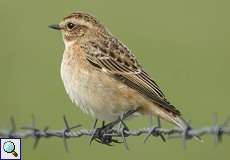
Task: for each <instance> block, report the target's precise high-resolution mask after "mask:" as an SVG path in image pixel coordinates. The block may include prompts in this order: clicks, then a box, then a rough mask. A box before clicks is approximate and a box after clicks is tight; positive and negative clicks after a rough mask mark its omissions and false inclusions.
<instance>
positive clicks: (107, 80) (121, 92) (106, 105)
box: [61, 65, 140, 120]
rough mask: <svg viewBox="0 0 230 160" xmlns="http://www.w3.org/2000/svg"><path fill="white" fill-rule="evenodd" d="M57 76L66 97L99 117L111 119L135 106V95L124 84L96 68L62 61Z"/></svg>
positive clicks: (136, 105) (137, 105)
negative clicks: (91, 68) (58, 75)
mask: <svg viewBox="0 0 230 160" xmlns="http://www.w3.org/2000/svg"><path fill="white" fill-rule="evenodd" d="M61 76H62V80H63V82H64V86H65V89H66V92H67V94H68V95H69V97H70V99H71V100H72V101H73V102H74V103H76V105H77V106H79V107H80V108H81V110H83V111H84V112H86V113H89V114H91V115H92V116H93V117H95V118H97V119H100V120H115V119H117V118H118V117H119V116H120V115H121V114H122V113H124V112H126V111H129V110H132V109H136V108H137V107H139V104H140V103H139V99H138V97H136V96H135V94H133V92H132V91H131V90H130V88H128V87H127V86H125V85H123V84H122V83H120V82H118V81H116V80H115V79H113V78H111V77H109V76H108V75H106V74H105V73H101V72H99V71H97V70H90V69H89V70H88V69H84V68H83V69H82V68H78V66H75V67H71V66H68V65H62V68H61Z"/></svg>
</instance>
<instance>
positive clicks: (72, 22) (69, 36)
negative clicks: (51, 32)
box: [49, 12, 107, 45]
mask: <svg viewBox="0 0 230 160" xmlns="http://www.w3.org/2000/svg"><path fill="white" fill-rule="evenodd" d="M49 27H50V28H52V29H56V30H59V31H61V32H62V35H63V39H64V43H65V44H66V45H68V43H72V42H76V41H77V42H79V43H81V42H83V41H87V40H88V39H92V38H96V37H97V36H99V34H101V33H106V32H107V31H106V29H105V27H104V26H103V25H102V24H101V23H100V22H99V21H98V20H97V19H96V18H95V17H94V16H92V15H90V14H87V13H84V12H73V13H72V14H70V15H69V16H67V17H65V18H64V19H63V20H62V21H61V22H60V23H59V24H54V25H50V26H49Z"/></svg>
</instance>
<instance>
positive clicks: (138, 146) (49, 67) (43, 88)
mask: <svg viewBox="0 0 230 160" xmlns="http://www.w3.org/2000/svg"><path fill="white" fill-rule="evenodd" d="M229 5H230V2H229V1H227V0H226V1H224V0H193V1H186V0H173V1H172V0H152V1H150V0H142V1H132V0H126V1H124V0H116V1H109V0H68V1H64V0H62V1H61V0H60V1H45V0H39V1H32V0H20V1H9V0H0V44H1V45H0V49H1V50H0V51H1V52H0V65H1V67H0V73H1V75H0V88H1V90H0V113H1V114H0V128H7V127H9V121H8V119H9V117H10V116H11V115H13V116H15V118H16V120H17V124H18V125H26V124H29V122H30V120H31V119H30V117H31V114H34V115H35V116H36V117H37V122H38V124H37V125H38V127H44V126H46V125H49V126H51V128H53V129H55V128H63V121H62V115H64V114H65V115H66V116H67V118H68V119H69V121H70V122H71V123H72V124H75V123H81V124H83V125H84V126H85V127H87V128H88V127H90V125H91V123H92V119H91V117H89V116H87V115H85V114H83V113H82V112H81V111H80V110H79V109H78V108H77V107H75V106H74V105H73V104H72V103H71V102H70V100H69V98H68V97H67V95H66V93H65V91H64V88H63V84H62V81H61V79H60V73H59V69H60V63H61V59H62V53H63V49H64V45H63V42H62V39H61V35H60V33H58V32H55V31H53V30H50V29H49V28H48V27H47V26H48V25H49V24H53V23H57V22H59V21H60V20H61V19H62V18H63V17H64V16H66V15H68V14H70V13H71V12H72V11H75V10H82V11H86V12H90V13H92V14H93V15H95V16H96V17H98V18H99V19H100V20H101V21H102V22H103V23H104V24H105V25H106V26H107V27H108V28H109V29H110V30H111V31H112V33H113V34H114V35H116V36H117V37H118V38H119V39H121V40H122V41H123V42H124V43H125V44H127V46H129V48H130V49H131V50H132V51H133V52H134V53H135V54H136V56H137V57H138V58H139V59H140V62H141V63H142V64H143V65H144V67H145V69H146V70H147V71H148V72H149V73H150V74H151V75H152V77H154V78H155V79H156V80H157V82H158V83H159V85H160V86H161V88H162V89H163V90H164V92H165V94H166V95H167V97H168V99H169V100H170V101H171V102H172V103H173V104H175V105H176V106H178V108H179V109H180V110H181V111H182V113H183V115H184V117H186V119H190V120H192V125H193V126H194V127H203V126H206V125H209V124H211V115H212V113H213V112H217V113H218V115H219V117H220V118H219V121H220V122H222V121H223V120H224V118H226V116H227V115H228V114H229V113H230V112H229V107H230V106H229V98H230V92H229V90H230V85H229V82H230V74H229V69H230V62H229V60H230V45H229V43H230V21H229V15H230V10H229ZM146 122H147V118H146V117H140V118H137V119H133V120H131V121H130V122H129V126H130V127H132V128H135V127H136V128H138V127H144V126H146ZM164 126H168V124H164ZM170 127H171V126H170ZM143 139H144V137H143V136H142V137H132V138H129V139H128V143H129V147H130V148H131V150H130V151H126V150H125V149H124V147H123V145H116V146H114V147H107V146H104V145H100V144H96V143H94V144H93V145H92V146H89V145H88V140H89V138H88V137H82V138H80V139H71V140H69V148H70V153H65V150H64V147H63V143H62V139H57V138H51V139H42V140H41V141H40V144H39V146H38V148H37V149H36V150H33V149H32V145H33V142H34V140H33V139H32V138H29V139H25V140H23V159H26V160H27V159H33V160H40V159H51V158H52V159H56V160H62V159H83V158H84V159H95V160H96V159H110V160H113V159H121V158H122V159H147V158H148V159H175V160H176V159H177V160H179V159H191V160H194V159H196V160H199V159H202V160H204V159H208V160H215V159H217V158H218V159H229V147H230V139H229V137H224V141H223V143H222V144H220V145H218V146H214V144H213V137H212V136H205V137H204V140H205V142H204V143H199V142H197V141H194V140H193V141H189V142H188V148H187V149H186V150H184V149H182V147H181V140H179V139H175V140H169V141H167V143H163V142H162V141H161V140H160V139H159V138H152V139H151V140H150V141H148V143H147V144H143Z"/></svg>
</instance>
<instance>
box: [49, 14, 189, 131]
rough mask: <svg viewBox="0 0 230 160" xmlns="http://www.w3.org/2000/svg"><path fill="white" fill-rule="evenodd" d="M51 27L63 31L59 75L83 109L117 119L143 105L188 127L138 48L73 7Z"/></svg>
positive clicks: (142, 110) (142, 109)
mask: <svg viewBox="0 0 230 160" xmlns="http://www.w3.org/2000/svg"><path fill="white" fill-rule="evenodd" d="M51 28H54V29H58V30H61V31H62V35H63V39H64V43H65V51H64V55H63V60H62V66H61V76H62V79H63V82H64V86H65V89H66V91H67V93H68V95H69V96H70V98H71V99H72V101H73V102H75V103H76V104H77V105H79V106H80V108H81V109H82V110H84V111H86V112H88V113H91V114H92V115H93V116H94V117H95V118H97V119H100V120H111V121H113V120H115V119H117V118H118V117H119V116H120V115H121V114H122V113H123V112H127V111H129V110H134V109H137V108H139V113H140V114H152V113H153V114H155V115H159V116H160V117H161V118H163V119H166V120H167V121H169V122H172V123H174V124H176V125H177V126H179V127H181V128H186V127H189V126H188V124H187V123H186V121H184V120H183V118H181V114H180V112H179V110H177V109H176V108H175V107H174V106H173V105H171V104H170V103H169V101H167V99H166V97H165V95H164V94H163V92H162V91H161V89H160V88H159V86H158V85H157V84H156V82H155V81H154V80H153V79H151V77H150V76H149V75H148V74H147V73H146V72H145V71H144V69H143V68H142V66H141V65H140V64H139V62H138V61H137V59H136V58H135V56H134V54H133V53H132V52H131V51H130V50H129V49H128V48H127V47H126V46H125V45H124V44H123V43H122V42H121V41H119V40H118V39H117V38H115V37H114V36H113V35H112V34H111V33H110V32H109V31H108V30H107V28H105V27H104V25H102V24H101V23H100V22H99V21H98V20H97V19H96V18H95V17H93V16H91V15H89V14H87V13H83V12H74V13H72V14H71V15H69V16H67V17H65V18H64V20H63V21H62V22H61V23H60V24H58V25H53V26H51Z"/></svg>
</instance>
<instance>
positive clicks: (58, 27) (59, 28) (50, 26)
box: [48, 24, 62, 30]
mask: <svg viewBox="0 0 230 160" xmlns="http://www.w3.org/2000/svg"><path fill="white" fill-rule="evenodd" d="M48 27H49V28H52V29H56V30H61V29H62V27H61V26H60V25H59V24H52V25H49V26H48Z"/></svg>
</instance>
